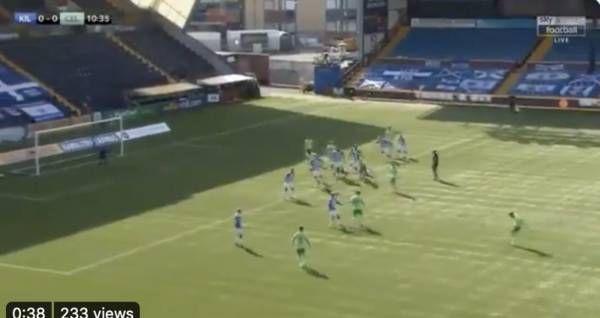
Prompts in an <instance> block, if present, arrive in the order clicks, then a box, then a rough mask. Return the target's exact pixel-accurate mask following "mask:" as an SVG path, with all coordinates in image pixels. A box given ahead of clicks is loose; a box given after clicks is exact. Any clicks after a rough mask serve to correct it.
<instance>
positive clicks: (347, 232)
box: [337, 225, 356, 235]
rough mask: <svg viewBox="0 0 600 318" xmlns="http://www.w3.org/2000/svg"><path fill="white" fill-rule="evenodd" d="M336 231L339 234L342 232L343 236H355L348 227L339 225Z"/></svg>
mask: <svg viewBox="0 0 600 318" xmlns="http://www.w3.org/2000/svg"><path fill="white" fill-rule="evenodd" d="M337 229H338V230H339V231H340V232H342V233H344V234H347V235H354V234H356V231H354V230H353V229H351V228H349V227H347V226H345V225H340V226H339V227H338V228H337Z"/></svg>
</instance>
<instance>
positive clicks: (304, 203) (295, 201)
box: [290, 198, 312, 207]
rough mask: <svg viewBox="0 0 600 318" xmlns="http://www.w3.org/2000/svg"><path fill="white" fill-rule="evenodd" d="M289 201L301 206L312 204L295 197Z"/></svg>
mask: <svg viewBox="0 0 600 318" xmlns="http://www.w3.org/2000/svg"><path fill="white" fill-rule="evenodd" d="M290 202H292V203H294V204H297V205H301V206H307V207H311V206H312V204H310V203H309V202H307V201H304V200H302V199H297V198H293V199H290Z"/></svg>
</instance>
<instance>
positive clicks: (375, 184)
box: [363, 178, 379, 189]
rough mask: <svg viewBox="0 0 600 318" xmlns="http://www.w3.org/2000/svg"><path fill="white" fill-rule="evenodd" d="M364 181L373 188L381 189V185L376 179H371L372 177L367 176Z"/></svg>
mask: <svg viewBox="0 0 600 318" xmlns="http://www.w3.org/2000/svg"><path fill="white" fill-rule="evenodd" d="M363 182H364V183H365V184H366V185H368V186H370V187H371V188H373V189H379V185H378V184H377V182H375V181H373V180H371V178H365V179H364V180H363Z"/></svg>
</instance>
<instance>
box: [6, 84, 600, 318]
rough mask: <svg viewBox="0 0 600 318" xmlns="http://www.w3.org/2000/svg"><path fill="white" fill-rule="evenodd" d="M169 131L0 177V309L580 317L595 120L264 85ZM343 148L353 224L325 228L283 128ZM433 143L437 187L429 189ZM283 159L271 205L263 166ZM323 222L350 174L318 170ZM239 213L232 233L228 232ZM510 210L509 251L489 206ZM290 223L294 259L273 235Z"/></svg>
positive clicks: (270, 175)
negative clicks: (240, 244)
mask: <svg viewBox="0 0 600 318" xmlns="http://www.w3.org/2000/svg"><path fill="white" fill-rule="evenodd" d="M160 120H166V121H167V122H168V123H169V124H170V126H171V127H172V129H173V132H172V133H170V134H168V135H163V136H160V137H151V138H148V139H146V140H142V141H138V142H133V143H131V144H128V145H127V156H126V157H125V158H123V159H115V160H113V161H112V162H111V164H110V165H109V166H97V165H96V164H95V163H93V164H90V165H85V166H80V167H69V166H64V167H61V168H60V169H54V170H53V169H47V170H45V171H44V172H45V174H44V175H43V176H41V177H38V178H33V177H11V176H9V177H5V178H3V179H0V202H1V208H0V305H1V306H3V304H5V303H6V302H8V301H15V300H50V301H60V300H75V301H78V300H96V301H109V300H122V301H137V302H139V303H140V305H141V309H142V316H143V317H148V318H153V317H156V318H159V317H160V318H164V317H219V318H228V317H245V318H258V317H261V318H262V317H286V318H299V317H315V318H338V317H339V318H342V317H343V318H352V317H373V318H385V317H389V318H398V317H423V318H481V317H506V318H531V317H540V318H542V317H543V318H550V317H557V318H558V317H561V318H563V317H567V318H597V317H599V316H600V230H599V229H600V131H598V130H597V129H598V128H600V126H598V123H599V122H600V117H599V116H598V115H595V114H581V113H572V112H549V111H532V110H524V111H522V112H521V113H519V114H511V113H509V112H507V111H506V110H501V109H490V108H467V107H462V108H453V107H447V108H440V107H434V106H427V105H402V104H398V103H377V102H350V101H339V100H333V99H324V98H314V97H301V96H297V97H294V96H288V97H285V96H278V97H269V98H265V99H262V100H258V101H254V102H248V103H244V104H239V105H227V106H218V107H213V108H206V109H199V110H194V111H188V112H185V113H176V114H171V115H168V116H166V118H154V119H153V120H152V121H160ZM388 125H389V126H393V127H394V128H396V129H399V130H401V131H403V132H404V134H405V136H406V138H407V141H408V147H409V152H410V154H411V156H412V157H413V158H414V159H415V160H414V162H411V163H408V164H403V165H402V166H401V167H400V169H399V175H400V178H399V182H398V184H399V190H400V192H401V193H400V194H393V193H392V192H391V190H390V187H389V186H388V184H387V182H386V175H385V173H386V172H385V169H384V164H385V160H384V159H383V158H382V156H381V155H380V154H379V153H378V150H377V146H376V145H375V143H374V140H375V138H376V136H377V135H378V134H380V133H382V131H383V128H384V127H386V126H388ZM305 137H312V138H313V139H314V140H315V141H316V145H317V147H318V149H323V147H324V146H325V143H326V142H327V141H328V140H330V139H334V140H335V141H336V143H337V144H338V145H341V146H343V147H345V148H347V147H350V146H351V145H352V144H353V143H358V144H361V145H362V149H363V151H364V152H365V153H366V158H367V162H368V163H369V165H370V166H371V167H372V168H374V169H375V171H376V174H377V180H378V188H375V187H373V186H370V185H364V184H363V185H360V189H361V191H362V192H363V194H364V198H365V201H366V203H367V209H366V211H365V223H366V224H367V225H368V226H369V227H370V228H371V229H372V230H373V231H371V232H367V231H362V230H354V231H352V233H343V232H340V231H337V230H334V229H329V228H328V226H327V212H326V199H327V195H326V193H324V192H322V191H320V190H319V189H317V188H316V187H315V186H314V183H313V181H312V179H311V177H310V175H309V173H308V171H307V165H306V163H305V162H303V161H302V160H303V154H302V147H303V140H304V138H305ZM433 149H438V150H439V152H440V156H441V165H440V173H441V177H442V179H443V180H445V181H446V184H444V183H438V182H434V181H433V180H432V177H431V171H430V153H431V151H432V150H433ZM290 167H295V168H296V170H297V180H296V183H297V195H298V197H299V198H300V199H302V200H303V201H305V204H303V205H302V204H294V203H290V202H285V201H284V200H283V197H282V182H283V180H282V178H283V174H284V172H285V171H286V170H287V169H289V168H290ZM325 175H326V176H327V179H328V181H329V183H331V184H332V186H333V189H334V190H335V191H338V192H340V193H341V197H340V199H341V200H342V201H343V203H344V205H343V206H342V207H341V214H342V221H344V222H345V223H347V224H348V223H350V211H349V204H348V199H349V197H350V195H351V193H352V191H353V190H354V189H356V188H357V186H354V185H352V184H346V183H344V182H337V183H336V182H334V180H333V178H332V177H331V174H330V171H325ZM238 207H240V208H242V209H244V211H245V213H244V217H245V224H246V226H247V227H246V231H245V234H246V236H245V244H246V245H247V246H248V247H249V249H248V250H243V249H240V248H236V247H234V245H233V220H232V217H233V212H234V210H235V209H236V208H238ZM511 210H516V211H518V212H519V214H520V215H521V216H522V217H523V218H524V220H525V229H524V231H523V233H521V234H522V235H520V236H519V237H518V240H517V244H518V246H516V247H512V246H511V245H510V244H509V241H510V237H509V231H510V228H511V226H512V223H511V221H510V220H509V218H508V217H507V213H508V212H509V211H511ZM299 225H304V226H305V227H306V231H307V234H308V236H309V237H310V238H311V239H312V243H313V248H312V249H311V250H310V251H309V253H308V262H309V264H310V266H311V268H312V270H311V271H304V270H302V269H300V268H299V267H298V265H297V261H296V258H295V254H294V251H293V249H292V246H291V243H290V237H291V235H292V234H293V233H294V231H295V230H296V229H297V227H298V226H299Z"/></svg>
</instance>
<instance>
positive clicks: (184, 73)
mask: <svg viewBox="0 0 600 318" xmlns="http://www.w3.org/2000/svg"><path fill="white" fill-rule="evenodd" d="M116 35H117V37H118V38H119V39H121V40H122V41H123V42H125V43H126V44H127V45H128V46H130V47H131V48H133V49H135V50H136V51H137V52H139V53H140V54H142V55H143V56H144V57H146V58H147V59H148V60H150V61H151V62H152V63H154V64H156V65H157V66H158V67H160V68H161V69H163V70H165V71H166V72H167V73H168V74H169V75H170V76H172V77H174V78H178V79H187V80H189V81H193V82H195V81H196V80H197V79H201V78H206V77H210V76H214V75H217V72H216V70H215V68H214V67H213V66H212V65H211V64H209V63H208V62H207V61H206V60H205V59H204V58H203V57H201V56H199V55H198V54H196V53H194V52H192V50H190V49H189V48H187V47H186V46H184V45H182V44H181V43H180V42H178V41H177V40H175V39H174V38H173V37H171V36H170V35H168V34H167V33H166V32H164V31H163V30H161V29H160V28H153V29H151V30H139V31H124V32H119V33H117V34H116Z"/></svg>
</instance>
